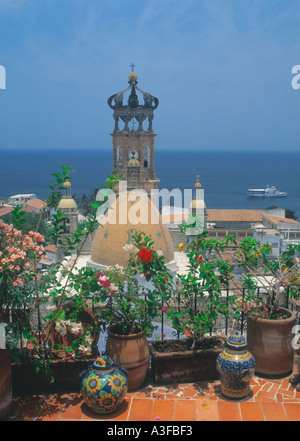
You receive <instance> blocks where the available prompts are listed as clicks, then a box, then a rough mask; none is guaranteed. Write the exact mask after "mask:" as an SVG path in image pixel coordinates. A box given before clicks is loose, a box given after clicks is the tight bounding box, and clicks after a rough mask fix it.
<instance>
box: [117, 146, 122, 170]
mask: <svg viewBox="0 0 300 441" xmlns="http://www.w3.org/2000/svg"><path fill="white" fill-rule="evenodd" d="M122 167H123V147H122V146H120V145H119V146H118V147H117V168H122Z"/></svg>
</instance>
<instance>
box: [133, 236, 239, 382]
mask: <svg viewBox="0 0 300 441" xmlns="http://www.w3.org/2000/svg"><path fill="white" fill-rule="evenodd" d="M229 240H231V238H228V241H229ZM152 245H153V242H152V241H151V239H150V238H147V237H144V235H143V234H142V233H141V234H138V235H136V236H135V246H136V247H137V249H138V250H139V252H138V253H137V255H136V256H134V254H133V256H132V259H131V265H132V266H133V268H134V269H135V270H136V271H137V272H139V273H141V272H142V273H143V274H144V275H145V277H146V279H147V280H149V281H151V282H152V283H153V290H152V295H155V297H156V298H157V299H159V301H160V302H161V303H160V309H161V312H162V314H166V316H167V318H168V319H169V320H170V321H171V323H172V326H173V327H174V329H175V330H177V331H178V333H181V334H185V336H186V337H187V338H181V339H178V340H176V339H175V340H163V339H162V340H161V341H156V342H152V343H151V344H150V350H151V356H152V370H153V374H154V380H155V382H158V383H172V382H178V381H197V380H200V379H209V378H214V377H217V375H218V374H217V371H216V359H217V356H218V354H219V353H220V352H221V351H222V349H223V346H224V336H221V335H218V336H210V335H209V334H210V331H211V330H212V328H213V326H214V324H215V322H216V320H217V319H218V317H219V316H220V315H223V316H226V315H227V314H228V312H229V305H228V303H227V302H226V301H223V299H222V289H227V288H228V287H229V281H230V279H231V277H232V270H233V268H232V266H231V265H230V264H229V263H228V262H227V261H224V260H222V259H218V260H211V259H209V258H204V257H203V255H202V254H201V253H202V252H203V250H204V249H207V250H210V251H212V250H213V249H214V250H217V249H221V248H222V247H224V246H225V242H222V241H211V240H209V239H207V233H203V234H202V235H201V236H199V237H198V238H197V241H194V242H193V243H191V244H190V245H189V246H188V247H187V256H188V258H189V263H188V267H187V272H186V274H178V282H179V283H174V281H173V276H172V274H171V273H170V272H169V271H168V269H167V267H166V265H165V263H164V257H163V256H162V255H160V254H159V253H156V252H154V251H152ZM150 251H151V252H152V258H151V259H146V260H145V259H144V260H143V259H141V252H143V255H144V256H147V253H150Z"/></svg>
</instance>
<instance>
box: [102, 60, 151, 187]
mask: <svg viewBox="0 0 300 441" xmlns="http://www.w3.org/2000/svg"><path fill="white" fill-rule="evenodd" d="M131 68H132V72H131V73H130V74H129V77H128V83H129V86H128V87H127V88H126V89H125V90H123V91H121V92H118V93H116V94H114V95H112V96H111V97H110V98H109V99H108V101H107V102H108V105H109V107H110V108H111V109H113V111H114V113H113V118H114V121H115V127H114V131H113V133H111V136H112V138H113V172H115V173H118V174H119V175H120V179H127V180H128V165H130V161H131V162H132V152H134V158H135V159H136V160H137V161H138V162H139V187H140V188H142V189H144V190H145V191H146V192H147V193H150V191H151V190H152V189H156V188H157V184H158V183H159V179H158V178H157V177H156V171H155V168H154V140H155V136H156V134H155V133H154V132H153V128H152V120H153V117H154V110H155V109H156V108H157V107H158V104H159V101H158V99H157V98H155V97H154V96H152V95H150V94H149V93H148V92H144V91H143V90H141V89H140V88H139V87H138V85H137V84H138V81H137V75H136V73H135V72H133V68H134V64H132V65H131ZM137 92H139V95H140V96H139V95H138V94H137ZM126 93H128V94H129V96H128V98H127V103H123V100H125V94H126ZM140 100H143V103H141V101H140ZM120 120H121V121H120ZM145 120H147V122H148V126H147V127H144V126H143V124H146V121H145ZM120 124H124V126H123V127H122V128H121V127H120ZM135 125H137V127H135ZM128 163H129V164H128Z"/></svg>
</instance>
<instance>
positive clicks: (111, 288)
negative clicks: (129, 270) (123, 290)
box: [109, 283, 119, 291]
mask: <svg viewBox="0 0 300 441" xmlns="http://www.w3.org/2000/svg"><path fill="white" fill-rule="evenodd" d="M118 288H119V287H118V286H117V285H114V284H113V283H112V284H111V285H110V287H109V289H110V290H111V291H117V290H118Z"/></svg>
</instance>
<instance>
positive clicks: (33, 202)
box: [26, 198, 47, 209]
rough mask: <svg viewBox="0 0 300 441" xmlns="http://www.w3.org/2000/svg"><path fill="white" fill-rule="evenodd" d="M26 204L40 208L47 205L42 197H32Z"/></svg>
mask: <svg viewBox="0 0 300 441" xmlns="http://www.w3.org/2000/svg"><path fill="white" fill-rule="evenodd" d="M26 205H30V207H33V208H36V209H39V208H44V207H46V205H47V204H46V202H45V201H42V200H41V199H38V198H36V199H30V200H29V201H27V202H26Z"/></svg>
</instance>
